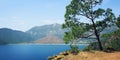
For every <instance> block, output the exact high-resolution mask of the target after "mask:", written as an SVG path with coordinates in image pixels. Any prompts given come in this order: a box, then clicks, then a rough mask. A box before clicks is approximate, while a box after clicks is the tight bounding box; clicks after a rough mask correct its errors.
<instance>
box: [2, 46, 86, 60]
mask: <svg viewBox="0 0 120 60" xmlns="http://www.w3.org/2000/svg"><path fill="white" fill-rule="evenodd" d="M85 46H86V45H80V46H79V48H80V49H83V48H84V47H85ZM68 49H70V47H69V45H35V44H31V45H24V44H16V45H0V60H47V57H48V56H53V55H57V54H59V53H60V52H63V51H65V50H68Z"/></svg>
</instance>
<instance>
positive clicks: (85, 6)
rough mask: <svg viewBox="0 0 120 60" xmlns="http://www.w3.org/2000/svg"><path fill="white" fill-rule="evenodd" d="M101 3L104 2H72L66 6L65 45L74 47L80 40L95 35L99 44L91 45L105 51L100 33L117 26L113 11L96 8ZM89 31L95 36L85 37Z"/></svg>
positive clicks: (79, 0)
mask: <svg viewBox="0 0 120 60" xmlns="http://www.w3.org/2000/svg"><path fill="white" fill-rule="evenodd" d="M101 3H102V0H72V1H71V3H70V4H69V5H68V6H66V13H65V23H64V24H63V29H66V32H65V35H64V38H63V39H64V41H65V43H69V44H71V45H72V44H73V45H74V44H77V42H78V41H79V39H80V38H84V37H85V38H88V37H90V36H92V35H95V36H96V40H97V42H95V43H92V44H90V46H92V45H95V46H96V48H97V47H98V48H99V50H103V46H102V42H101V40H100V32H102V31H103V30H104V29H105V28H106V27H109V26H111V25H115V24H114V23H115V20H116V17H115V15H114V13H112V9H110V8H107V9H106V10H105V9H102V8H97V7H96V6H97V5H100V4H101ZM82 20H84V21H85V20H87V21H90V23H86V22H82ZM118 25H119V24H118ZM87 31H92V32H93V34H91V35H84V33H85V32H87ZM96 44H97V45H96ZM93 49H95V47H94V48H93ZM74 50H75V49H74Z"/></svg>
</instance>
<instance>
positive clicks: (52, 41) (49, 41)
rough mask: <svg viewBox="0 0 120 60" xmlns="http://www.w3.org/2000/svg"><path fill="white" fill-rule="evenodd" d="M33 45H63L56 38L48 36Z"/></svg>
mask: <svg viewBox="0 0 120 60" xmlns="http://www.w3.org/2000/svg"><path fill="white" fill-rule="evenodd" d="M34 43H38V44H61V43H63V40H61V39H60V38H58V37H57V36H53V35H49V36H46V37H44V38H42V39H38V40H36V41H35V42H34Z"/></svg>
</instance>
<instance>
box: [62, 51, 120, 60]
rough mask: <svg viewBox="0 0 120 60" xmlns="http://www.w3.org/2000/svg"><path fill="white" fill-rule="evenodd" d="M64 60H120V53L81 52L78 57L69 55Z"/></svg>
mask: <svg viewBox="0 0 120 60" xmlns="http://www.w3.org/2000/svg"><path fill="white" fill-rule="evenodd" d="M62 60H120V51H116V52H111V53H107V52H101V51H91V52H80V53H79V54H78V55H73V54H69V55H68V56H66V57H64V58H63V59H62Z"/></svg>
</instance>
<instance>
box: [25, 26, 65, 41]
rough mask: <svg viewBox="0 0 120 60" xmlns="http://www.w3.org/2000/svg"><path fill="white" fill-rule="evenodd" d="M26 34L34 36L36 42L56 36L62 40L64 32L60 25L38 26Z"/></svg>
mask: <svg viewBox="0 0 120 60" xmlns="http://www.w3.org/2000/svg"><path fill="white" fill-rule="evenodd" d="M26 33H29V34H31V35H32V36H34V38H35V40H37V39H41V38H44V37H46V36H48V35H49V36H50V35H54V36H56V37H58V38H60V39H62V38H63V35H64V30H63V29H62V27H61V25H60V24H50V25H44V26H36V27H33V28H31V29H30V30H28V31H26Z"/></svg>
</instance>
